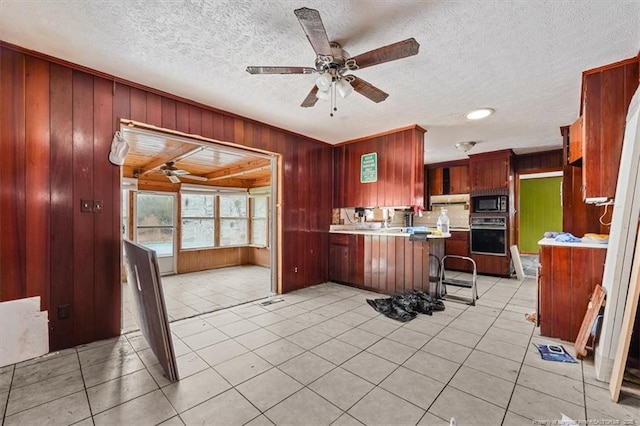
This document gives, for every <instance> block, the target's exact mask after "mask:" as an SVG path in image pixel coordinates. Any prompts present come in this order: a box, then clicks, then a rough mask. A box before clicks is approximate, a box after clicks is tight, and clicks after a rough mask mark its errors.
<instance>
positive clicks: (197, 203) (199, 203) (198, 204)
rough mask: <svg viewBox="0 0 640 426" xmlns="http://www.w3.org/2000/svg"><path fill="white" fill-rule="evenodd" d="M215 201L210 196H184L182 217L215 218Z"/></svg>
mask: <svg viewBox="0 0 640 426" xmlns="http://www.w3.org/2000/svg"><path fill="white" fill-rule="evenodd" d="M214 199H215V197H214V196H213V195H209V194H182V217H213V204H214Z"/></svg>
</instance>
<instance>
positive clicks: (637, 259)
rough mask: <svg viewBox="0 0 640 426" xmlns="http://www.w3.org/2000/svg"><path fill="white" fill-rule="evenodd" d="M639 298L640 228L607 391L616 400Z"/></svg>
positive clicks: (618, 396) (618, 394) (618, 395)
mask: <svg viewBox="0 0 640 426" xmlns="http://www.w3.org/2000/svg"><path fill="white" fill-rule="evenodd" d="M639 298H640V230H638V237H637V238H636V249H635V255H634V256H633V266H632V269H631V279H630V281H629V292H628V293H627V302H626V304H625V308H624V316H623V317H622V327H621V330H620V338H619V340H618V349H617V350H616V357H615V360H614V362H613V371H612V372H611V380H609V391H610V392H611V399H612V400H613V401H614V402H618V398H620V387H621V386H622V377H623V376H624V369H625V365H626V363H627V357H628V355H629V343H630V342H631V334H632V333H633V319H634V318H635V317H636V312H637V310H638V299H639Z"/></svg>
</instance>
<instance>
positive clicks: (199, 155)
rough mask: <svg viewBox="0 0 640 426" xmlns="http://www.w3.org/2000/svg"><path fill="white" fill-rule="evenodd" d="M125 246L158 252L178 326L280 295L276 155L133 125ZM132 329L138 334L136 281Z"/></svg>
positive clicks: (128, 317)
mask: <svg viewBox="0 0 640 426" xmlns="http://www.w3.org/2000/svg"><path fill="white" fill-rule="evenodd" d="M120 132H121V134H122V136H123V138H124V139H125V140H126V142H127V144H128V145H129V152H128V154H127V156H126V158H125V161H124V165H123V167H122V201H123V202H122V232H123V234H122V238H123V239H128V240H131V241H134V242H137V243H138V244H141V245H144V246H146V247H148V248H151V249H153V250H154V251H155V252H156V255H157V257H158V264H159V268H160V273H161V275H163V278H162V283H163V291H164V297H165V303H166V306H167V310H168V314H169V320H170V321H175V320H178V319H184V318H189V317H192V316H196V315H200V314H203V313H207V312H212V311H215V310H219V309H223V308H227V307H231V306H235V305H239V304H243V303H247V302H251V301H254V300H258V299H262V298H265V297H268V296H270V295H273V294H276V293H278V288H279V278H278V277H279V273H278V264H279V261H278V255H277V254H278V251H279V250H278V241H279V240H280V239H279V238H278V232H279V231H278V230H279V229H281V228H280V226H279V224H278V218H279V215H278V212H277V210H276V208H277V206H278V205H279V202H278V200H279V193H278V170H279V168H278V163H279V160H280V156H279V155H278V154H275V153H268V152H262V151H256V150H252V149H248V148H246V147H241V146H238V145H234V144H229V143H225V142H219V141H214V140H209V139H204V138H201V137H198V136H194V135H185V134H182V133H177V132H172V131H168V130H164V129H159V128H156V127H153V126H148V125H144V124H142V123H137V122H132V121H129V120H122V121H121V128H120ZM122 279H123V285H122V291H123V293H122V301H123V304H122V330H123V332H128V331H132V330H135V329H137V328H138V325H137V323H136V318H135V314H134V313H133V306H132V304H131V297H130V295H129V292H130V291H129V289H128V287H127V284H126V276H125V275H124V274H123V277H122Z"/></svg>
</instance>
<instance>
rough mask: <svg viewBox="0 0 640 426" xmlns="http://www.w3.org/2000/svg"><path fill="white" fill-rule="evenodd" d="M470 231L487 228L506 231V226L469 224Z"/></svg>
mask: <svg viewBox="0 0 640 426" xmlns="http://www.w3.org/2000/svg"><path fill="white" fill-rule="evenodd" d="M470 229H471V230H472V231H482V230H485V229H486V230H489V231H492V230H493V231H506V230H507V228H505V227H498V226H473V225H471V228H470Z"/></svg>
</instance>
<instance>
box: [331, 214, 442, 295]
mask: <svg viewBox="0 0 640 426" xmlns="http://www.w3.org/2000/svg"><path fill="white" fill-rule="evenodd" d="M409 235H410V234H408V233H406V232H401V229H399V228H390V229H379V230H362V229H355V228H349V227H345V226H342V227H336V226H332V229H331V230H330V231H329V279H330V280H331V281H335V282H340V283H343V284H348V285H352V286H356V287H360V288H365V289H367V290H372V291H376V292H380V293H385V294H402V293H403V292H405V291H410V290H421V291H424V292H425V293H429V294H431V295H435V292H436V284H437V280H438V265H439V259H441V258H442V256H444V242H445V238H448V237H449V236H450V235H449V234H443V235H436V234H431V235H428V236H427V241H425V242H419V241H415V242H414V241H410V239H409Z"/></svg>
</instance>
